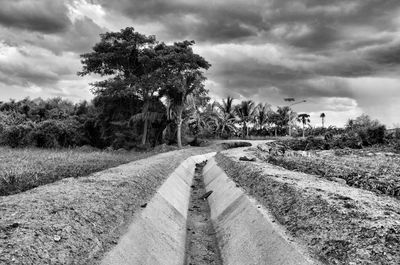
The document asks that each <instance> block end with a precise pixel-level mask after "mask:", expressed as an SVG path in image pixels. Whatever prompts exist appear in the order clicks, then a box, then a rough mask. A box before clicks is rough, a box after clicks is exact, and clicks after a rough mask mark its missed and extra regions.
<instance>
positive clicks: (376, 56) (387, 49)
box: [368, 42, 400, 66]
mask: <svg viewBox="0 0 400 265" xmlns="http://www.w3.org/2000/svg"><path fill="white" fill-rule="evenodd" d="M368 58H369V59H370V60H371V61H373V62H376V63H378V64H382V65H387V66H399V65H400V42H396V43H393V44H390V45H386V46H383V47H379V48H375V49H371V50H370V53H369V54H368Z"/></svg>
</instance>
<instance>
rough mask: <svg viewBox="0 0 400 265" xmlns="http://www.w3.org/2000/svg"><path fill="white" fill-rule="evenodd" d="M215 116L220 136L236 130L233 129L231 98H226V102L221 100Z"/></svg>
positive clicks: (233, 117) (233, 110)
mask: <svg viewBox="0 0 400 265" xmlns="http://www.w3.org/2000/svg"><path fill="white" fill-rule="evenodd" d="M217 114H218V123H219V133H220V136H222V135H224V134H225V133H230V132H235V131H236V130H237V128H236V127H235V121H236V118H235V108H234V105H233V98H232V97H230V96H228V97H227V98H226V100H222V104H219V103H217Z"/></svg>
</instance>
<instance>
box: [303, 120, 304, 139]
mask: <svg viewBox="0 0 400 265" xmlns="http://www.w3.org/2000/svg"><path fill="white" fill-rule="evenodd" d="M303 138H304V123H303Z"/></svg>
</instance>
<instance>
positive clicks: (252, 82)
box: [0, 0, 400, 127]
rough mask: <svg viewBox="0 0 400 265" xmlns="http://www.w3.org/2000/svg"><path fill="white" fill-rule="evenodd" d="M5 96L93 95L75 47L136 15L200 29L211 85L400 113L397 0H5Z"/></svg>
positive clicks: (315, 113)
mask: <svg viewBox="0 0 400 265" xmlns="http://www.w3.org/2000/svg"><path fill="white" fill-rule="evenodd" d="M0 3H1V9H0V92H1V94H0V100H8V99H10V98H15V99H20V98H23V97H26V96H29V97H31V98H36V97H38V96H41V97H44V98H46V97H54V96H62V97H65V98H69V99H71V100H73V101H79V100H82V99H90V98H92V95H91V93H90V91H89V86H88V83H90V82H92V81H94V80H96V78H98V77H95V76H89V77H85V78H82V77H78V76H77V75H76V72H77V71H79V70H80V69H81V64H80V59H79V55H80V54H82V53H84V52H88V51H90V49H91V47H92V46H93V45H94V44H95V43H96V42H97V41H98V40H99V34H100V33H102V32H106V31H118V30H120V29H121V28H124V27H127V26H133V27H134V28H135V29H136V30H137V31H139V32H141V33H143V34H147V35H150V34H151V35H156V36H157V38H158V39H159V40H161V41H165V42H172V41H178V40H184V39H189V40H192V39H193V40H195V41H196V47H195V50H196V52H197V53H199V54H201V55H202V56H203V57H205V58H206V59H207V60H208V61H209V62H210V63H211V64H212V67H211V69H210V70H209V71H208V72H207V73H206V76H207V77H208V81H207V87H208V89H210V92H211V95H212V96H213V97H214V98H216V99H220V98H223V97H226V96H228V95H231V96H233V97H234V98H236V99H237V100H242V99H253V100H255V101H257V102H268V103H270V104H272V105H273V106H277V105H284V104H285V102H284V101H283V98H286V97H294V98H296V100H303V99H305V100H307V103H302V104H299V105H296V106H294V110H295V111H297V112H299V113H302V112H306V113H310V114H311V117H312V121H313V123H314V125H319V124H320V119H319V118H318V117H319V114H320V113H321V112H324V113H325V114H326V123H327V124H328V125H337V126H342V125H343V124H344V123H345V121H346V120H347V119H348V118H351V117H356V116H358V115H360V114H361V113H363V112H365V113H367V114H369V115H370V116H372V117H373V118H377V119H379V120H381V121H382V122H383V123H385V124H386V125H387V126H388V127H393V125H394V124H396V125H400V104H399V103H400V2H399V1H398V0H240V1H239V0H214V1H213V0H208V1H204V0H203V1H202V0H114V1H107V0H0Z"/></svg>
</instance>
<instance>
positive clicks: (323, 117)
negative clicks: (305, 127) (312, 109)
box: [319, 112, 325, 128]
mask: <svg viewBox="0 0 400 265" xmlns="http://www.w3.org/2000/svg"><path fill="white" fill-rule="evenodd" d="M319 117H320V118H321V120H322V128H324V123H325V113H323V112H322V113H321V115H319Z"/></svg>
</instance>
